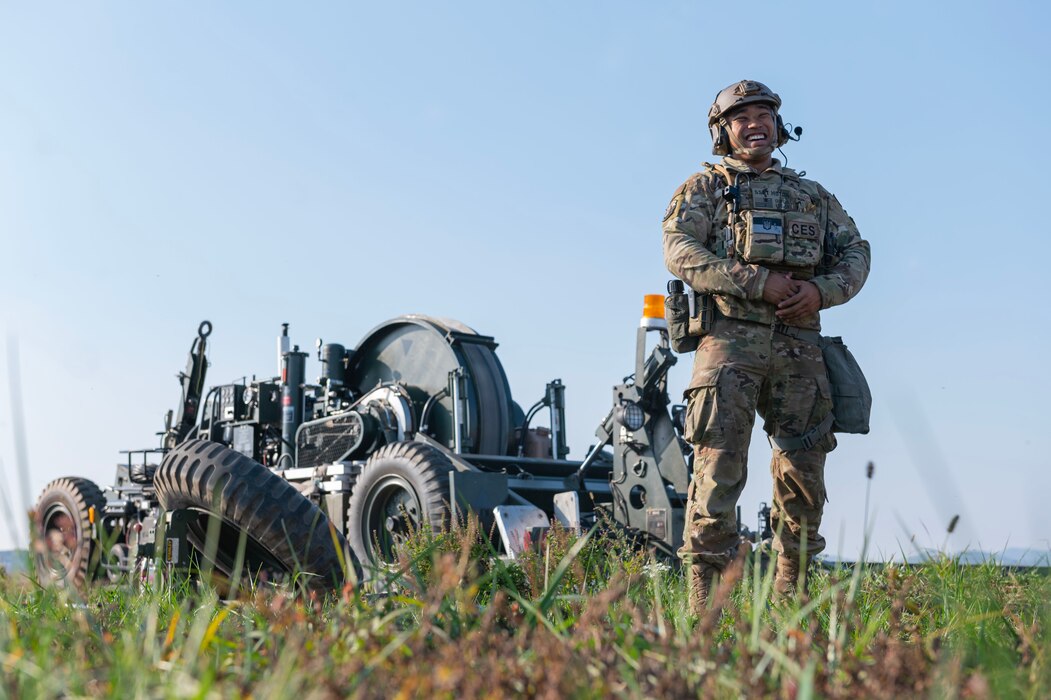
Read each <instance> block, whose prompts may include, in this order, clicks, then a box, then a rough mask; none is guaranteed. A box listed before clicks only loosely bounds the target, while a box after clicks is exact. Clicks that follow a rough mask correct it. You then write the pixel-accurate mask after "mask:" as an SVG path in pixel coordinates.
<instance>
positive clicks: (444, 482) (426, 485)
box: [347, 441, 453, 568]
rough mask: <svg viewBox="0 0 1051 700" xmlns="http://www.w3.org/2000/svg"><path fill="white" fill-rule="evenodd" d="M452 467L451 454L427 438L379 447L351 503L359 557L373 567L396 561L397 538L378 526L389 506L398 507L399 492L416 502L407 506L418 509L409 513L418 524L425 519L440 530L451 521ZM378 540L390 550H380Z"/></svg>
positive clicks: (350, 530)
mask: <svg viewBox="0 0 1051 700" xmlns="http://www.w3.org/2000/svg"><path fill="white" fill-rule="evenodd" d="M452 471H453V465H452V462H450V461H449V458H448V457H446V456H445V455H444V454H443V453H442V452H441V451H440V450H438V449H435V448H434V447H431V446H430V445H427V444H424V443H422V442H415V441H406V442H395V443H392V444H390V445H385V446H384V447H382V448H380V449H379V450H377V451H376V452H374V453H373V454H372V456H371V457H369V459H368V461H367V462H366V463H365V465H364V466H363V467H362V468H361V473H360V474H359V475H358V479H357V483H355V485H354V491H353V492H352V493H351V495H350V504H349V506H348V507H347V537H348V539H349V540H350V546H351V548H352V549H353V550H354V554H356V555H357V557H358V559H359V560H360V561H362V562H363V563H365V564H366V565H367V566H371V567H373V568H384V567H387V566H390V565H391V564H393V563H394V561H395V558H396V556H397V555H396V553H395V552H394V551H393V549H392V548H393V547H396V541H391V539H390V536H389V533H388V532H387V530H386V528H383V530H382V531H381V530H379V528H377V527H376V519H377V518H378V517H382V513H383V511H384V510H387V511H388V514H390V511H391V510H392V509H393V508H394V507H397V503H396V502H395V501H394V500H393V499H394V497H404V498H405V499H407V500H408V501H409V502H410V506H409V507H407V508H406V510H408V511H414V512H410V513H408V515H409V517H410V519H411V521H412V522H411V528H412V529H419V528H420V527H421V526H424V525H425V526H427V527H429V528H430V529H431V531H433V532H440V531H442V530H443V529H445V528H446V527H448V524H449V474H450V473H451V472H452ZM399 490H400V493H399ZM376 499H380V501H377V500H376ZM384 505H388V506H390V508H388V509H385V508H384ZM370 520H371V521H372V523H373V525H371V526H370V524H369V523H370ZM380 537H383V539H382V540H381V539H380ZM377 544H379V546H380V547H381V548H385V549H386V550H387V551H385V552H377V551H376V545H377Z"/></svg>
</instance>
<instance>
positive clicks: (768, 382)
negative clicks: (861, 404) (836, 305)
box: [680, 318, 836, 569]
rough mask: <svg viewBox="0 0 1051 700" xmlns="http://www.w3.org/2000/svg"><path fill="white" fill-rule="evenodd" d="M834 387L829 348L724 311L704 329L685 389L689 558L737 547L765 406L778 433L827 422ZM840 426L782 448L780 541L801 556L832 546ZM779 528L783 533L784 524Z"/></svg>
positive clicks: (776, 478)
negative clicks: (832, 489)
mask: <svg viewBox="0 0 1051 700" xmlns="http://www.w3.org/2000/svg"><path fill="white" fill-rule="evenodd" d="M831 410H832V396H831V392H830V389H829V383H828V377H827V375H826V373H825V363H824V360H823V359H822V356H821V349H820V348H819V347H818V346H816V345H814V344H812V343H808V342H805V341H802V340H796V339H794V338H790V337H788V336H785V335H781V334H779V333H774V332H773V330H772V329H771V327H770V326H767V325H764V324H760V323H751V322H746V321H736V320H733V319H728V318H717V319H716V320H715V323H714V325H713V327H712V330H711V332H710V333H709V334H708V335H706V336H704V337H703V338H701V342H700V345H699V347H698V348H697V355H696V358H695V362H694V370H693V379H692V381H691V383H690V388H689V389H688V390H687V410H686V431H685V436H686V439H687V440H688V441H689V442H690V443H691V444H692V445H693V446H694V463H693V478H692V480H691V482H690V489H689V500H688V503H687V507H686V531H685V533H684V540H685V542H684V544H683V548H682V550H681V551H680V555H681V556H683V558H686V557H689V558H691V560H692V561H694V562H702V563H706V564H710V565H711V566H714V567H715V568H717V569H723V568H725V567H726V566H727V564H729V562H730V561H731V560H732V558H733V557H734V556H735V554H736V552H737V547H738V544H739V537H738V533H737V500H738V498H740V496H741V492H742V490H743V489H744V486H745V480H746V479H747V477H748V445H749V443H750V441H751V436H752V426H753V425H754V423H755V415H756V412H757V411H758V413H759V415H760V416H762V418H763V420H764V425H763V427H764V429H765V430H766V432H767V433H768V434H771V435H773V436H775V437H798V436H800V435H803V434H804V433H806V431H808V430H810V429H811V428H813V427H814V426H816V425H818V424H820V423H821V421H823V420H824V419H825V418H826V416H827V415H828V414H829V412H830V411H831ZM835 446H836V439H835V437H834V436H833V435H832V433H831V432H830V433H827V434H825V435H824V436H823V437H821V438H820V439H818V440H817V441H816V444H814V446H813V447H811V448H810V449H803V448H800V449H796V450H789V451H787V452H786V451H782V450H779V449H774V454H773V459H772V460H771V462H770V472H771V474H772V476H773V482H774V494H773V507H772V508H771V511H772V513H771V525H772V527H773V530H774V533H775V535H774V548H775V549H776V550H777V551H779V552H782V553H784V554H785V555H786V556H789V557H792V558H798V557H799V553H800V545H801V541H802V539H803V536H804V533H805V537H806V552H807V555H808V556H809V555H812V554H816V553H817V552H820V551H821V550H823V549H824V548H825V540H824V538H823V537H821V535H819V534H818V527H819V525H820V524H821V513H822V509H823V508H824V505H825V476H824V469H825V455H826V454H827V453H828V452H830V451H831V450H833V449H834V448H835ZM779 529H780V534H779V535H778V534H777V532H778V530H779Z"/></svg>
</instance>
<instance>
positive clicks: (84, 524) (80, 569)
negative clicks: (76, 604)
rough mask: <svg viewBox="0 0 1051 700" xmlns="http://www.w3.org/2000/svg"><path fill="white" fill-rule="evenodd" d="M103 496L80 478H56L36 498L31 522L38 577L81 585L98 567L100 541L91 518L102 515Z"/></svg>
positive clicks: (67, 584)
mask: <svg viewBox="0 0 1051 700" xmlns="http://www.w3.org/2000/svg"><path fill="white" fill-rule="evenodd" d="M105 505H106V499H105V497H104V496H103V495H102V489H100V488H99V487H98V486H97V485H96V484H95V482H93V481H90V480H88V479H82V478H79V477H73V476H69V477H63V478H61V479H55V480H54V481H52V482H51V483H50V484H48V485H47V486H45V487H44V492H43V493H41V494H40V498H39V499H37V504H36V513H35V515H34V522H35V525H36V533H37V536H38V538H39V539H38V541H37V542H36V544H35V547H34V548H35V549H36V570H37V579H38V580H39V581H40V583H41V585H47V584H49V583H55V584H59V585H62V586H70V587H72V588H83V587H84V585H85V584H87V583H89V582H90V581H91V580H92V579H93V578H95V574H96V572H97V570H98V565H99V543H98V541H97V540H96V539H95V536H94V524H93V522H92V521H93V520H94V519H95V518H96V517H101V516H102V508H103V506H105Z"/></svg>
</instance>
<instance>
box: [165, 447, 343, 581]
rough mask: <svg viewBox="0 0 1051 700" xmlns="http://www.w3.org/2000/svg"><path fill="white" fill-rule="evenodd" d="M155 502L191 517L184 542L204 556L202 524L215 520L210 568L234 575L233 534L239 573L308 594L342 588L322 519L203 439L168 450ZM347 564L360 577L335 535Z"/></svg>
mask: <svg viewBox="0 0 1051 700" xmlns="http://www.w3.org/2000/svg"><path fill="white" fill-rule="evenodd" d="M154 487H155V488H156V490H157V499H158V500H159V501H160V503H161V506H162V507H163V508H164V509H165V510H167V511H172V510H179V509H186V510H191V511H196V512H197V513H199V514H200V517H199V518H198V519H197V520H196V521H195V522H194V523H192V524H191V526H190V528H189V532H188V535H187V538H188V539H189V540H190V544H191V545H193V547H194V548H195V549H196V550H197V552H198V553H202V552H204V551H205V539H206V535H207V528H208V521H209V520H210V518H211V517H212V516H217V517H218V518H219V519H220V521H221V529H220V536H219V543H218V546H217V549H216V553H215V558H214V561H213V562H212V563H214V564H215V566H216V568H218V569H219V570H220V571H222V572H223V573H224V574H226V575H227V576H234V571H233V569H234V564H235V561H236V556H237V549H238V545H239V538H240V533H241V532H244V533H246V534H247V540H246V541H247V546H246V551H245V566H244V568H245V570H246V572H247V573H248V574H249V575H250V576H251V577H253V578H256V577H258V575H259V574H260V573H264V574H265V576H266V578H267V579H269V580H273V579H274V578H277V579H285V578H288V577H289V576H291V575H292V574H294V573H295V572H301V573H304V574H309V575H308V576H305V577H298V578H296V580H297V581H298V582H299V583H302V584H303V585H304V587H306V588H311V589H330V588H334V587H338V586H341V585H343V582H344V574H343V569H342V567H341V566H340V559H339V554H338V553H337V549H336V544H334V543H333V540H332V534H331V532H330V529H329V519H328V517H326V516H325V514H324V513H323V512H322V511H321V509H320V508H318V507H317V506H316V505H314V503H312V502H311V501H310V500H309V499H307V498H306V497H305V496H304V495H303V494H301V493H299V491H297V490H296V489H295V488H294V487H293V486H292V484H290V483H289V482H287V481H285V480H284V479H282V478H281V477H280V476H278V475H277V474H274V473H273V472H271V471H270V470H269V469H267V468H266V467H264V466H263V465H262V464H259V463H258V462H256V461H255V460H253V459H251V458H249V457H247V456H245V455H243V454H241V453H240V452H236V451H234V450H231V449H230V448H228V447H226V446H225V445H221V444H219V443H215V442H210V441H208V440H189V441H187V442H184V443H183V444H181V445H179V446H178V447H176V448H175V449H173V450H172V451H170V452H169V453H168V454H167V455H165V457H164V461H163V462H161V465H160V466H159V467H158V468H157V472H156V474H155V476H154ZM336 540H337V541H338V546H339V548H340V549H342V550H343V552H344V556H345V557H346V558H347V561H348V564H349V565H353V566H354V568H355V571H358V570H360V568H359V565H358V563H357V561H355V560H354V558H353V555H352V554H351V553H350V551H349V550H348V548H347V546H346V541H345V540H344V538H343V536H342V534H340V533H339V532H338V531H337V532H336Z"/></svg>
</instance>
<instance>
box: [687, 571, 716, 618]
mask: <svg viewBox="0 0 1051 700" xmlns="http://www.w3.org/2000/svg"><path fill="white" fill-rule="evenodd" d="M717 572H718V570H717V569H716V568H715V567H714V566H712V565H711V564H706V563H704V562H701V563H698V564H691V565H690V581H689V584H690V588H689V593H690V612H691V613H692V614H693V615H694V616H696V617H701V616H702V615H704V614H705V613H706V612H708V601H709V599H710V598H711V593H712V582H713V581H714V580H715V574H716V573H717Z"/></svg>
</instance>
